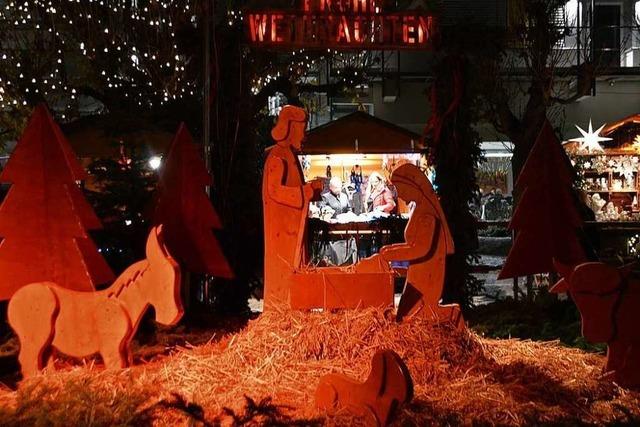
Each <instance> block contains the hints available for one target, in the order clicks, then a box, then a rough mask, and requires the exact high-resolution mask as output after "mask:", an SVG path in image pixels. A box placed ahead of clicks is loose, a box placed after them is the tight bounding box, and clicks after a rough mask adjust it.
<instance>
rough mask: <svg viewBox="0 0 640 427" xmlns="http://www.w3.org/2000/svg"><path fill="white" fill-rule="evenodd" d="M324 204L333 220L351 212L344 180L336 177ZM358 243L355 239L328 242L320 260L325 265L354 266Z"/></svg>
mask: <svg viewBox="0 0 640 427" xmlns="http://www.w3.org/2000/svg"><path fill="white" fill-rule="evenodd" d="M322 204H323V205H324V206H329V207H330V208H331V209H332V210H333V211H334V212H333V216H332V218H334V219H335V218H336V217H337V216H338V215H340V214H344V213H347V212H351V204H350V203H349V197H348V196H347V194H346V193H345V192H343V191H342V180H341V179H340V177H337V176H334V177H332V178H331V180H330V181H329V191H327V192H325V193H323V194H322ZM357 250H358V249H357V246H356V241H355V239H354V238H353V237H351V238H347V239H340V240H333V241H331V242H327V243H326V244H325V245H324V246H323V248H322V249H321V251H320V258H321V259H322V260H323V263H324V264H325V265H349V264H353V263H354V262H355V260H356V255H357Z"/></svg>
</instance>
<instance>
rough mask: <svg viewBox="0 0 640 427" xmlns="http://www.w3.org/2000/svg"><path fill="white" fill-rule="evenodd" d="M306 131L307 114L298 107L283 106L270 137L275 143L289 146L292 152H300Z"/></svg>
mask: <svg viewBox="0 0 640 427" xmlns="http://www.w3.org/2000/svg"><path fill="white" fill-rule="evenodd" d="M306 129H307V112H306V111H305V110H304V109H303V108H300V107H296V106H293V105H285V106H284V107H283V108H282V110H281V111H280V114H279V115H278V121H277V122H276V125H275V127H274V128H273V130H272V131H271V136H272V137H273V139H274V140H275V141H276V142H277V143H279V144H285V145H290V146H291V148H292V149H293V151H300V149H302V141H304V138H305V131H306Z"/></svg>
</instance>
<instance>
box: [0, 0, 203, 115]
mask: <svg viewBox="0 0 640 427" xmlns="http://www.w3.org/2000/svg"><path fill="white" fill-rule="evenodd" d="M196 2H197V0H174V1H169V0H151V1H150V2H149V3H148V5H147V6H145V7H144V8H139V7H138V2H137V1H136V0H123V1H118V2H106V1H97V0H87V1H80V0H66V1H65V0H62V1H56V2H53V1H51V0H24V1H23V0H19V1H10V2H8V3H6V4H4V6H3V7H0V40H3V42H4V43H2V44H1V45H0V60H2V65H1V66H0V89H1V90H2V94H3V97H2V99H0V111H9V112H10V111H11V109H13V108H14V106H16V105H26V104H27V101H28V99H29V95H30V94H34V93H36V94H37V93H43V94H47V100H48V101H50V103H51V104H52V105H56V106H60V105H66V110H65V111H58V115H59V117H62V115H64V117H65V118H67V119H72V118H73V117H74V116H76V115H77V114H78V112H77V106H78V105H77V101H76V100H77V98H78V97H79V96H83V95H87V94H96V93H101V94H103V95H104V96H105V97H111V98H114V97H117V96H118V95H120V96H122V97H123V98H125V99H128V100H130V102H132V103H134V105H136V104H137V105H141V106H147V107H151V106H153V105H163V104H165V103H166V102H169V100H179V99H182V98H183V97H185V96H192V95H191V94H193V93H194V89H195V88H196V87H197V83H198V82H197V76H188V75H187V67H186V65H187V63H188V62H189V60H190V59H191V58H189V57H187V56H185V55H184V52H180V51H179V48H178V44H179V43H178V40H177V39H176V33H175V31H174V28H176V26H177V24H178V23H179V24H180V26H185V25H187V26H189V25H190V26H193V27H197V25H198V17H197V15H196V13H195V12H194V11H196V10H197V8H196V7H195V6H196V5H197V3H196ZM114 3H116V4H114ZM180 28H182V27H180ZM36 30H39V31H36ZM25 34H28V35H29V36H28V37H25V36H24V35H25ZM12 64H13V66H12ZM86 82H90V89H92V90H89V91H87V90H86V89H87V83H86ZM185 88H187V89H188V90H187V91H185V90H184V89H185ZM112 91H120V92H122V93H117V94H116V93H110V92H112ZM94 97H95V96H94ZM97 101H99V100H97Z"/></svg>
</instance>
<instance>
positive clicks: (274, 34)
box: [271, 13, 284, 43]
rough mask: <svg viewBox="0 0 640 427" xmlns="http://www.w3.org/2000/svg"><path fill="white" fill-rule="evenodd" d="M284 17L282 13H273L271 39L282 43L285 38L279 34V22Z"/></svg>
mask: <svg viewBox="0 0 640 427" xmlns="http://www.w3.org/2000/svg"><path fill="white" fill-rule="evenodd" d="M283 19H284V15H282V14H281V13H278V14H274V15H271V41H272V42H274V43H282V42H283V41H284V38H283V37H282V36H280V35H278V24H280V21H281V20H283Z"/></svg>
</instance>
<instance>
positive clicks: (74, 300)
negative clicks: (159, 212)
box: [7, 227, 184, 377]
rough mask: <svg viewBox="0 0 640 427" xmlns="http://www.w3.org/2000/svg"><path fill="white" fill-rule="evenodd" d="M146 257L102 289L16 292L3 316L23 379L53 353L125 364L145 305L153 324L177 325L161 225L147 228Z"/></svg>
mask: <svg viewBox="0 0 640 427" xmlns="http://www.w3.org/2000/svg"><path fill="white" fill-rule="evenodd" d="M146 255H147V258H146V259H145V260H142V261H139V262H136V263H135V264H133V265H132V266H130V267H129V268H127V269H126V270H125V271H124V272H123V273H122V274H121V275H120V277H118V279H116V281H115V282H114V283H113V284H112V285H111V286H110V287H109V288H107V289H104V290H102V291H96V292H79V291H73V290H69V289H65V288H62V287H60V286H58V285H56V284H55V283H51V282H41V283H32V284H30V285H27V286H25V287H23V288H21V289H20V290H18V291H17V292H16V293H15V294H14V295H13V297H12V298H11V300H10V301H9V307H8V312H7V314H8V318H9V324H10V325H11V327H12V328H13V330H14V331H15V332H16V335H18V338H19V339H20V355H19V361H20V366H21V368H22V374H23V376H24V377H28V376H32V375H35V374H36V373H37V372H38V371H40V370H42V368H43V367H44V365H45V363H46V359H47V358H48V356H49V355H50V354H51V350H52V349H56V350H57V351H60V352H61V353H63V354H65V355H68V356H72V357H78V358H80V357H86V356H90V355H92V354H95V353H100V355H101V356H102V359H103V360H104V364H105V366H106V367H107V368H124V367H126V366H129V365H130V364H131V362H132V357H131V351H130V343H131V339H132V338H133V336H134V334H135V332H136V329H137V328H138V324H139V323H140V320H141V319H142V315H143V314H144V312H145V311H146V310H147V308H148V307H149V306H150V305H151V306H153V307H154V309H155V313H156V321H158V322H159V323H162V324H164V325H174V324H176V323H177V322H178V321H179V320H180V318H181V317H182V314H183V313H184V311H183V309H182V302H181V300H180V268H179V266H178V264H177V263H176V262H175V261H174V259H173V258H172V257H171V255H170V254H169V253H168V252H167V250H166V248H165V246H164V243H163V241H162V234H161V227H157V228H155V227H154V228H153V229H152V230H151V233H150V234H149V238H148V240H147V247H146Z"/></svg>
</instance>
